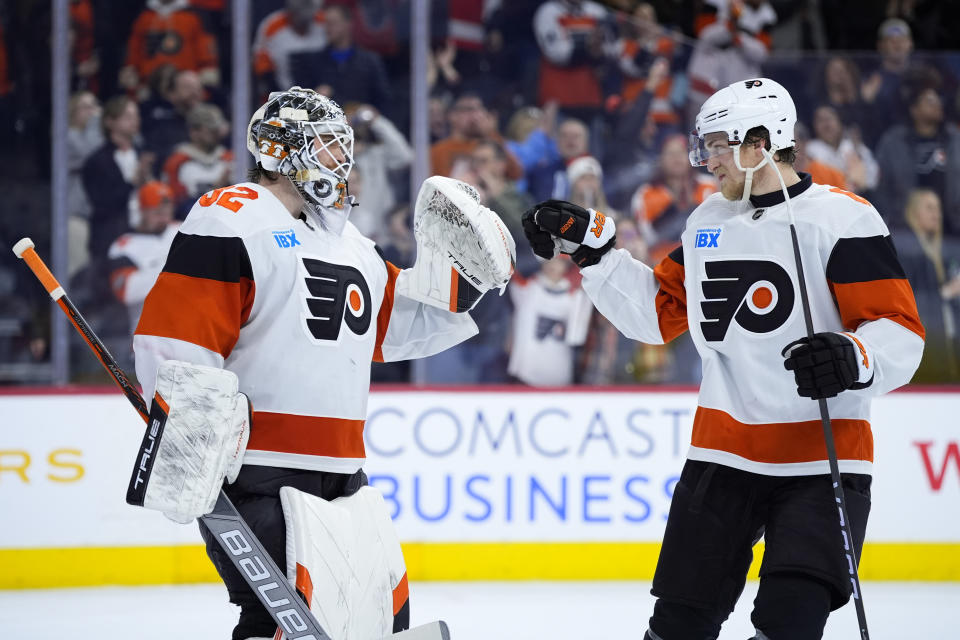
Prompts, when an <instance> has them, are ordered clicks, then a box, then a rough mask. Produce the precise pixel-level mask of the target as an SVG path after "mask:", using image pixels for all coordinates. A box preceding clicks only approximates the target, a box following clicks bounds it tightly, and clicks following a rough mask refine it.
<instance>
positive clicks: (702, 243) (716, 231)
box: [693, 227, 723, 249]
mask: <svg viewBox="0 0 960 640" xmlns="http://www.w3.org/2000/svg"><path fill="white" fill-rule="evenodd" d="M721 231H723V228H722V227H715V228H706V229H697V235H696V236H694V243H693V246H694V247H696V248H697V249H719V248H720V232H721Z"/></svg>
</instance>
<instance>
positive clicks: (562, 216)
mask: <svg viewBox="0 0 960 640" xmlns="http://www.w3.org/2000/svg"><path fill="white" fill-rule="evenodd" d="M522 222H523V231H524V233H525V234H526V236H527V240H529V241H530V246H531V247H533V252H534V253H535V254H537V255H538V256H540V257H541V258H543V259H545V260H549V259H550V258H553V257H554V256H556V255H557V253H567V254H570V258H571V259H572V260H573V261H574V262H576V263H577V265H579V266H580V267H581V268H582V267H589V266H591V265H595V264H597V263H598V262H600V258H602V257H603V254H605V253H606V252H607V251H609V250H610V249H612V248H613V245H614V244H615V243H616V225H615V224H614V222H613V218H610V217H608V216H606V215H604V214H603V213H602V212H600V211H595V210H593V209H584V208H583V207H579V206H577V205H575V204H571V203H569V202H564V201H563V200H546V201H544V202H541V203H539V204H537V205H535V206H534V207H532V208H530V209H528V210H527V211H526V212H525V213H524V214H523V218H522Z"/></svg>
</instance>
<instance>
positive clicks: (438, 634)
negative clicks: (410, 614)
mask: <svg viewBox="0 0 960 640" xmlns="http://www.w3.org/2000/svg"><path fill="white" fill-rule="evenodd" d="M383 640H450V629H448V628H447V623H446V622H444V621H443V620H437V621H436V622H428V623H427V624H422V625H420V626H419V627H414V628H413V629H407V630H406V631H401V632H400V633H394V634H393V635H390V636H387V637H386V638H383Z"/></svg>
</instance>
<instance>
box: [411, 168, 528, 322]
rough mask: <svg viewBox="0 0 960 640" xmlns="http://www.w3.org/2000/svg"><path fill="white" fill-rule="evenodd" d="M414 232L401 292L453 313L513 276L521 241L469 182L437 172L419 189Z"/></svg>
mask: <svg viewBox="0 0 960 640" xmlns="http://www.w3.org/2000/svg"><path fill="white" fill-rule="evenodd" d="M413 233H414V235H415V236H416V239H417V260H416V263H414V265H413V267H412V268H410V269H404V270H403V271H402V272H400V276H399V277H398V279H397V292H398V293H399V294H401V295H403V296H406V297H408V298H411V299H413V300H417V301H418V302H423V303H424V304H429V305H431V306H434V307H440V308H441V309H447V310H449V311H453V312H457V313H459V312H463V311H469V310H470V309H472V308H473V307H474V305H476V304H477V301H478V300H480V297H481V296H482V295H483V294H484V293H486V292H487V291H489V290H490V289H500V294H501V295H503V291H504V289H505V288H506V286H507V283H508V282H509V281H510V277H511V276H512V275H513V269H514V265H515V264H516V260H517V245H516V243H515V242H514V240H513V236H511V235H510V232H509V231H508V230H507V226H506V225H505V224H504V223H503V221H502V220H501V219H500V217H499V216H498V215H497V214H496V213H494V212H493V211H491V210H490V209H488V208H487V207H485V206H483V205H482V204H481V203H480V195H479V194H478V193H477V190H476V189H474V188H473V187H471V186H470V185H469V184H467V183H465V182H461V181H460V180H454V179H453V178H444V177H442V176H433V177H430V178H427V179H426V180H424V182H423V186H422V187H420V193H419V194H418V195H417V203H416V206H415V209H414V217H413Z"/></svg>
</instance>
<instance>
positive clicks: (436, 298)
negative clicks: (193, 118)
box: [134, 87, 514, 640]
mask: <svg viewBox="0 0 960 640" xmlns="http://www.w3.org/2000/svg"><path fill="white" fill-rule="evenodd" d="M248 147H249V149H250V152H251V153H252V154H253V156H254V158H255V159H256V162H257V165H256V168H255V169H253V170H252V171H251V175H250V181H249V182H246V183H243V184H239V185H235V186H231V187H225V188H222V189H216V190H214V191H212V192H210V193H207V194H205V195H203V196H202V197H201V198H200V199H199V200H198V201H197V203H196V204H195V205H194V206H193V208H192V210H191V211H190V213H189V215H188V216H187V218H186V220H185V221H184V223H183V225H182V226H181V228H180V231H179V233H178V234H177V236H176V238H175V239H174V240H173V245H172V247H171V249H170V253H169V255H168V257H167V261H166V264H165V266H164V268H163V271H162V273H161V274H160V276H159V278H158V279H157V283H156V285H155V286H154V287H153V289H152V290H151V291H150V294H149V295H148V296H147V298H146V301H145V303H144V309H143V314H142V316H141V319H140V323H139V326H138V327H137V331H136V335H135V337H134V350H135V354H136V370H137V376H138V378H139V380H140V382H141V384H142V385H143V389H144V397H145V398H149V399H152V401H153V406H154V409H156V407H157V406H163V407H164V408H169V417H168V418H167V419H166V425H165V427H164V430H163V434H162V438H163V441H161V444H160V445H159V453H158V454H157V456H158V457H157V461H156V463H154V467H153V471H152V475H151V476H150V478H149V481H148V483H147V487H146V498H145V499H144V501H143V502H142V504H144V505H145V506H152V508H157V509H159V510H162V511H164V513H166V514H168V515H169V516H170V517H171V518H172V519H175V520H177V521H180V522H189V521H192V519H193V518H196V517H198V516H200V515H203V514H205V513H208V512H209V510H210V509H212V507H213V502H212V500H211V498H210V496H213V498H214V499H215V496H216V493H217V492H218V491H219V489H220V486H221V483H223V480H224V478H226V481H227V483H226V484H223V488H224V490H225V491H226V493H227V494H228V496H229V497H230V498H231V500H232V501H233V502H234V504H235V506H236V508H237V510H238V511H239V512H240V514H241V515H242V516H243V517H244V519H245V520H246V521H247V523H248V524H249V525H250V527H251V528H252V530H253V532H254V533H255V534H256V535H257V537H258V538H259V539H260V541H261V542H262V543H263V545H264V547H265V548H266V550H267V551H268V552H269V553H270V555H271V556H272V557H273V559H274V560H275V561H276V562H277V565H278V566H279V567H280V568H281V570H286V571H287V575H288V576H290V577H291V578H292V577H293V576H294V575H295V576H296V582H297V586H298V588H299V589H300V590H301V592H302V593H303V594H304V596H305V597H306V598H307V601H308V604H310V603H311V594H310V592H311V591H313V592H314V594H313V596H312V600H314V601H317V600H319V601H320V605H321V608H323V607H324V596H323V595H322V594H321V595H317V592H318V591H320V590H321V589H322V588H324V587H323V585H321V579H320V578H321V577H322V576H320V575H319V573H320V571H321V570H323V571H325V572H328V573H329V574H330V575H329V576H327V577H331V576H332V581H330V582H329V585H332V586H329V585H328V586H329V589H330V590H329V591H328V593H327V597H328V598H329V599H328V600H327V601H326V604H329V605H331V606H330V607H329V608H327V609H326V610H324V611H318V610H317V609H316V607H313V608H314V612H315V613H316V614H317V616H318V619H319V621H320V622H321V625H322V626H324V628H325V629H327V630H328V633H330V634H331V635H332V637H335V638H373V637H380V636H382V635H385V634H389V633H390V632H391V629H392V630H393V631H397V630H402V629H406V628H407V626H408V623H409V605H408V602H407V586H406V584H407V582H406V574H405V569H404V568H403V561H402V555H401V554H400V546H399V542H398V541H397V540H396V534H395V533H393V528H392V524H391V523H390V518H389V514H388V513H387V511H386V509H385V508H383V507H382V497H380V496H379V494H378V493H376V492H375V491H374V490H373V489H370V488H366V487H364V485H366V484H367V479H366V476H365V475H364V472H363V471H362V469H361V466H362V465H363V462H364V443H363V426H364V419H365V418H366V407H367V396H368V392H369V381H370V363H371V361H372V360H376V361H391V360H402V359H408V358H416V357H424V356H427V355H431V354H433V353H436V352H438V351H442V350H444V349H446V348H448V347H450V346H452V345H454V344H457V343H459V342H461V341H462V340H465V339H467V338H469V337H471V336H472V335H474V334H475V333H476V332H477V328H476V325H475V324H474V322H473V320H472V319H471V318H470V316H469V314H468V313H456V312H464V311H467V310H469V309H470V308H471V307H472V306H473V304H475V302H476V301H477V300H478V299H479V297H480V295H482V293H483V292H484V290H487V289H489V288H492V287H491V284H493V285H495V286H501V287H503V286H505V285H506V282H507V281H508V280H509V271H510V270H512V264H513V255H512V252H513V251H514V249H513V244H512V239H511V238H509V235H508V234H506V235H505V231H504V229H505V227H503V226H502V223H500V221H499V219H497V218H496V216H495V215H494V214H492V212H489V210H485V209H483V208H482V207H480V205H479V198H478V197H477V196H476V193H475V191H474V190H473V189H472V188H470V187H469V186H467V185H463V184H462V183H456V182H455V181H452V180H449V179H446V178H439V179H437V178H431V179H429V180H428V181H427V182H426V183H425V187H424V189H423V190H422V191H421V195H422V196H423V194H424V193H427V194H428V195H427V196H426V200H427V202H423V203H421V202H419V201H418V211H417V215H418V218H417V225H418V227H417V229H418V234H419V235H418V242H419V241H420V240H421V239H422V238H427V236H428V235H429V233H430V232H431V230H432V229H433V228H432V227H431V225H435V224H441V223H443V220H442V219H441V216H436V217H435V218H434V219H427V218H426V217H425V216H426V214H424V213H423V211H424V208H425V207H429V206H433V205H435V204H437V203H440V204H442V205H444V206H446V207H447V208H446V209H445V210H444V211H443V215H444V216H447V217H451V216H458V215H459V216H461V220H462V219H465V218H464V216H465V215H466V214H464V212H465V211H467V209H470V211H467V213H470V214H471V215H473V216H475V217H474V218H471V220H472V222H471V224H472V225H473V226H470V225H460V226H459V227H458V232H460V231H463V230H464V229H466V231H465V232H470V230H472V229H476V233H477V235H476V236H473V237H472V239H473V240H474V241H473V242H470V243H468V242H462V244H469V245H471V246H472V247H473V250H474V251H476V250H478V248H479V250H481V251H486V252H487V257H489V258H490V261H489V264H493V265H494V266H495V267H496V269H492V270H491V269H487V270H486V271H484V269H483V266H484V264H483V261H482V260H479V261H474V262H470V269H471V275H470V279H469V281H468V280H467V279H466V278H464V277H463V275H462V273H463V272H464V268H463V265H462V264H461V265H459V266H457V265H451V264H450V263H449V262H446V263H444V259H446V258H447V255H446V253H444V255H442V256H439V255H433V254H431V251H435V250H436V248H437V243H436V242H434V243H433V244H430V243H428V242H426V240H424V241H423V242H422V243H419V244H418V247H419V251H418V256H417V260H418V264H417V265H416V266H415V267H414V268H412V269H407V270H404V271H400V270H399V269H398V268H397V267H395V266H394V265H392V264H390V263H388V262H386V261H385V260H384V259H383V258H382V256H381V254H380V253H379V250H378V249H377V248H376V247H375V245H374V243H373V242H372V241H370V240H369V239H367V238H365V237H364V236H362V235H361V234H360V233H359V232H358V231H357V230H356V227H354V226H353V224H352V223H351V222H349V221H348V216H349V215H350V213H351V209H352V208H353V206H354V204H355V202H354V200H353V198H352V197H351V196H349V194H348V193H347V177H348V175H349V173H350V168H351V166H352V162H353V158H352V151H353V149H352V147H353V131H352V129H351V128H350V126H349V125H348V124H347V121H346V119H345V117H344V114H343V112H342V111H341V109H340V108H339V106H337V105H336V103H334V102H333V101H332V100H329V99H328V98H326V97H324V96H321V95H319V94H317V93H315V92H313V91H311V90H305V89H300V88H299V87H294V88H292V89H290V90H288V91H284V92H278V93H274V94H271V96H270V98H269V100H268V101H267V102H266V104H264V105H263V106H262V107H261V108H260V109H259V110H258V111H257V112H256V113H255V114H254V116H253V118H252V119H251V121H250V125H249V128H248ZM437 180H440V181H441V182H439V183H437V182H435V181H437ZM443 181H445V182H443ZM428 187H429V188H428ZM454 205H456V206H454ZM471 207H472V209H471ZM491 216H492V217H491ZM437 220H439V222H437ZM484 225H487V226H484ZM491 230H492V231H491ZM484 234H485V235H484ZM443 237H444V232H442V230H441V232H440V233H437V232H436V229H433V235H432V236H429V238H430V239H432V240H433V241H438V238H439V239H440V240H442V238H443ZM491 238H492V241H491ZM451 251H456V249H451ZM451 255H453V254H452V253H451ZM482 257H483V256H481V258H482ZM460 260H461V262H469V260H464V259H462V258H461V259H460ZM489 264H488V266H489ZM431 266H432V267H433V270H430V269H429V268H430V267H431ZM455 267H456V268H455ZM457 268H459V269H460V273H459V274H458V271H457V270H456V269H457ZM443 278H446V280H444V279H443ZM494 281H496V282H494ZM438 282H439V283H440V285H439V286H436V283H438ZM431 285H433V286H431ZM437 307H440V308H437ZM248 399H249V403H248ZM178 403H179V404H178ZM248 410H249V418H250V419H251V423H250V425H249V429H248V428H247V426H248V425H247V420H248ZM178 412H179V415H180V416H183V417H182V418H180V421H181V422H190V421H194V422H193V423H191V424H186V425H183V424H178V421H177V419H175V416H176V415H177V414H178ZM191 416H192V417H191ZM171 434H174V435H176V436H177V437H182V439H183V442H185V443H187V444H186V445H185V446H184V448H183V450H182V451H180V452H178V451H175V449H176V447H173V446H172V445H171V442H174V441H171V440H169V437H172V436H171ZM205 434H209V435H205ZM158 437H159V436H158ZM164 442H166V444H164ZM165 451H166V452H170V451H172V452H173V453H170V454H169V455H167V454H165ZM198 452H199V453H198ZM165 455H166V458H165V457H164V456H165ZM191 459H195V460H196V463H195V464H193V465H191V463H190V460H191ZM158 476H159V477H158ZM180 476H183V478H181V477H180ZM151 487H155V489H154V492H153V495H152V496H151ZM291 490H299V491H296V492H294V493H295V494H296V495H297V496H299V498H298V499H301V501H302V500H303V496H307V498H306V502H304V503H303V504H306V506H307V509H306V512H308V513H307V518H306V520H303V519H301V516H303V512H300V513H299V514H297V513H295V512H291V510H290V509H289V508H288V507H289V504H288V502H289V500H288V498H290V496H291V495H292V494H291V493H290V491H291ZM314 496H319V497H320V498H323V499H324V500H326V501H331V502H323V501H317V500H316V498H314ZM371 496H373V497H371ZM354 498H357V500H354ZM361 498H362V500H361ZM311 500H312V501H313V502H311ZM364 501H365V503H364ZM378 501H379V504H380V505H381V506H380V507H378V506H377V503H378ZM311 505H312V506H311ZM337 505H341V506H342V507H343V508H342V509H341V508H340V507H338V506H337ZM351 505H353V506H351ZM357 505H360V507H359V510H358V509H357V508H355V507H356V506H357ZM370 505H373V506H370ZM351 509H352V511H351ZM378 509H379V510H378ZM321 512H323V513H328V514H329V513H333V512H336V513H339V514H340V515H335V516H333V517H332V519H329V518H330V517H329V516H323V515H322V514H321ZM316 514H321V515H316ZM323 517H328V519H327V520H325V521H324V520H323ZM351 523H354V524H351ZM356 523H361V524H362V523H368V525H369V526H367V525H363V526H359V525H358V526H356V528H354V529H351V528H350V527H351V526H354V525H355V524H356ZM202 531H205V530H202ZM343 531H347V533H346V535H344V534H343V533H342V532H343ZM326 532H332V533H330V535H331V536H333V542H330V543H329V544H328V543H326V542H320V541H318V540H319V538H311V536H312V535H313V533H316V534H317V535H318V536H319V535H320V534H326ZM294 533H296V534H297V536H298V538H297V539H294V538H293V537H292V536H293V534H294ZM304 536H306V543H307V545H306V546H307V547H311V544H310V543H313V544H312V551H313V552H317V553H319V554H321V556H323V554H324V553H326V554H327V556H328V561H320V562H317V563H316V564H315V565H314V568H315V569H316V571H317V573H315V574H314V575H313V576H312V579H311V578H310V577H309V576H307V577H306V578H305V579H304V580H301V578H302V577H303V576H302V572H301V570H303V569H306V570H310V569H311V567H310V566H309V562H308V561H307V560H303V564H304V565H306V566H301V557H300V551H302V550H303V549H302V548H301V547H302V546H303V545H302V543H303V542H304ZM204 537H205V538H206V542H207V552H208V555H209V556H210V558H211V560H212V561H213V563H214V565H215V566H216V568H217V571H218V572H219V573H220V576H221V577H222V578H223V580H224V582H225V583H226V586H227V590H228V593H229V596H230V601H231V602H233V603H234V604H237V605H239V606H240V607H241V610H240V619H239V622H238V624H237V626H236V628H235V629H234V631H233V638H234V640H241V639H248V638H266V637H272V636H273V635H274V631H275V630H276V624H275V623H274V622H273V621H272V620H271V618H270V616H269V615H268V613H267V611H266V610H265V609H264V607H263V606H262V605H261V604H260V602H259V601H258V600H257V598H256V597H255V596H254V594H253V593H252V591H251V589H250V587H248V586H247V583H246V582H245V581H244V580H243V578H242V576H241V575H240V574H239V573H238V572H237V571H236V570H235V569H234V567H233V565H232V564H231V562H230V560H229V558H228V557H227V556H226V552H225V551H224V550H223V549H222V548H221V547H220V546H218V544H216V543H215V541H213V540H212V536H211V535H210V534H207V533H205V535H204ZM345 537H346V538H348V539H346V540H345ZM354 537H355V538H356V539H355V540H354V539H349V538H354ZM391 537H392V540H391ZM384 541H387V542H384ZM368 542H369V545H370V546H369V548H367V547H364V544H367V543H368ZM334 544H344V545H347V544H355V545H356V547H355V549H356V550H355V551H349V550H347V549H346V548H332V546H333V545H334ZM374 547H376V549H375V548H374ZM388 547H389V548H388ZM384 549H385V551H384ZM307 552H311V549H310V548H308V549H307ZM291 553H296V557H292V556H291ZM380 555H383V557H384V560H383V562H379V561H377V562H374V565H377V566H368V567H366V569H365V571H367V572H368V573H369V574H370V575H380V574H382V573H386V572H387V571H388V572H389V586H388V587H387V589H386V592H385V594H384V593H383V589H382V588H380V586H378V585H368V584H364V583H363V580H364V579H365V576H366V575H367V574H361V571H360V570H358V569H357V567H356V563H357V562H359V563H363V562H365V561H367V562H369V559H371V558H379V557H380ZM398 555H399V558H398V557H397V556H398ZM344 562H348V563H354V564H351V565H350V567H347V566H346V565H344ZM379 565H382V566H379ZM378 572H380V573H379V574H378ZM341 579H342V581H341ZM358 580H360V584H357V581H358ZM376 589H380V591H379V592H377V593H380V596H385V597H380V596H377V597H376V598H373V599H372V600H371V601H370V603H369V606H370V608H369V610H358V611H354V612H348V613H350V615H349V616H345V615H341V613H342V610H346V609H348V608H350V607H353V606H354V605H356V602H355V601H354V600H353V599H352V596H351V595H350V594H351V593H353V592H357V593H362V594H365V595H363V597H369V593H375V592H376ZM351 590H352V591H351ZM359 597H360V596H358V598H359ZM365 602H366V601H365ZM314 604H315V602H314ZM358 606H359V605H358ZM364 606H366V605H364ZM360 608H361V609H362V607H360ZM371 620H374V621H376V620H381V621H382V622H383V624H380V626H377V625H376V624H373V623H372V622H371ZM358 625H359V626H358ZM363 625H368V626H367V627H363ZM384 625H385V626H386V629H385V632H384V629H383V627H384ZM361 627H363V629H366V630H360V631H358V629H361Z"/></svg>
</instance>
